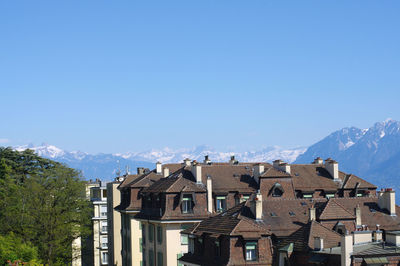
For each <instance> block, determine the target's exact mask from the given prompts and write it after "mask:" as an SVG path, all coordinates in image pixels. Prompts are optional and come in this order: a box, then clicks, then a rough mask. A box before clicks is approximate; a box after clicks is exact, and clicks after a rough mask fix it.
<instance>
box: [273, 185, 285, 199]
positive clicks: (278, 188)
mask: <svg viewBox="0 0 400 266" xmlns="http://www.w3.org/2000/svg"><path fill="white" fill-rule="evenodd" d="M283 193H284V190H283V187H282V185H281V184H279V183H275V184H274V186H273V187H272V189H271V194H272V197H282V195H283Z"/></svg>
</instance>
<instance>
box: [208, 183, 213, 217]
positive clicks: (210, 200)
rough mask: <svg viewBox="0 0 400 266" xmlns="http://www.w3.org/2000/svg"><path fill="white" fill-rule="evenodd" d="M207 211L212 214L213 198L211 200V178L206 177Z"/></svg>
mask: <svg viewBox="0 0 400 266" xmlns="http://www.w3.org/2000/svg"><path fill="white" fill-rule="evenodd" d="M207 211H208V212H209V213H212V212H213V198H212V179H211V176H207Z"/></svg>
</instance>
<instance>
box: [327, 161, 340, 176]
mask: <svg viewBox="0 0 400 266" xmlns="http://www.w3.org/2000/svg"><path fill="white" fill-rule="evenodd" d="M325 169H326V170H327V171H328V172H329V174H330V175H331V176H332V178H333V180H339V164H338V162H336V161H335V160H332V159H326V160H325Z"/></svg>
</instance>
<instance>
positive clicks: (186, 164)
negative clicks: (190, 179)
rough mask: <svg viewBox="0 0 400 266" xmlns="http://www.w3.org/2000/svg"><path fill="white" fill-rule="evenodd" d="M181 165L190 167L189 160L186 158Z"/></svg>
mask: <svg viewBox="0 0 400 266" xmlns="http://www.w3.org/2000/svg"><path fill="white" fill-rule="evenodd" d="M183 164H184V165H185V166H190V159H189V158H186V159H185V160H183Z"/></svg>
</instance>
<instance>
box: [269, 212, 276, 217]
mask: <svg viewBox="0 0 400 266" xmlns="http://www.w3.org/2000/svg"><path fill="white" fill-rule="evenodd" d="M269 215H271V217H278V216H277V215H276V213H274V212H270V213H269Z"/></svg>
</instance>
